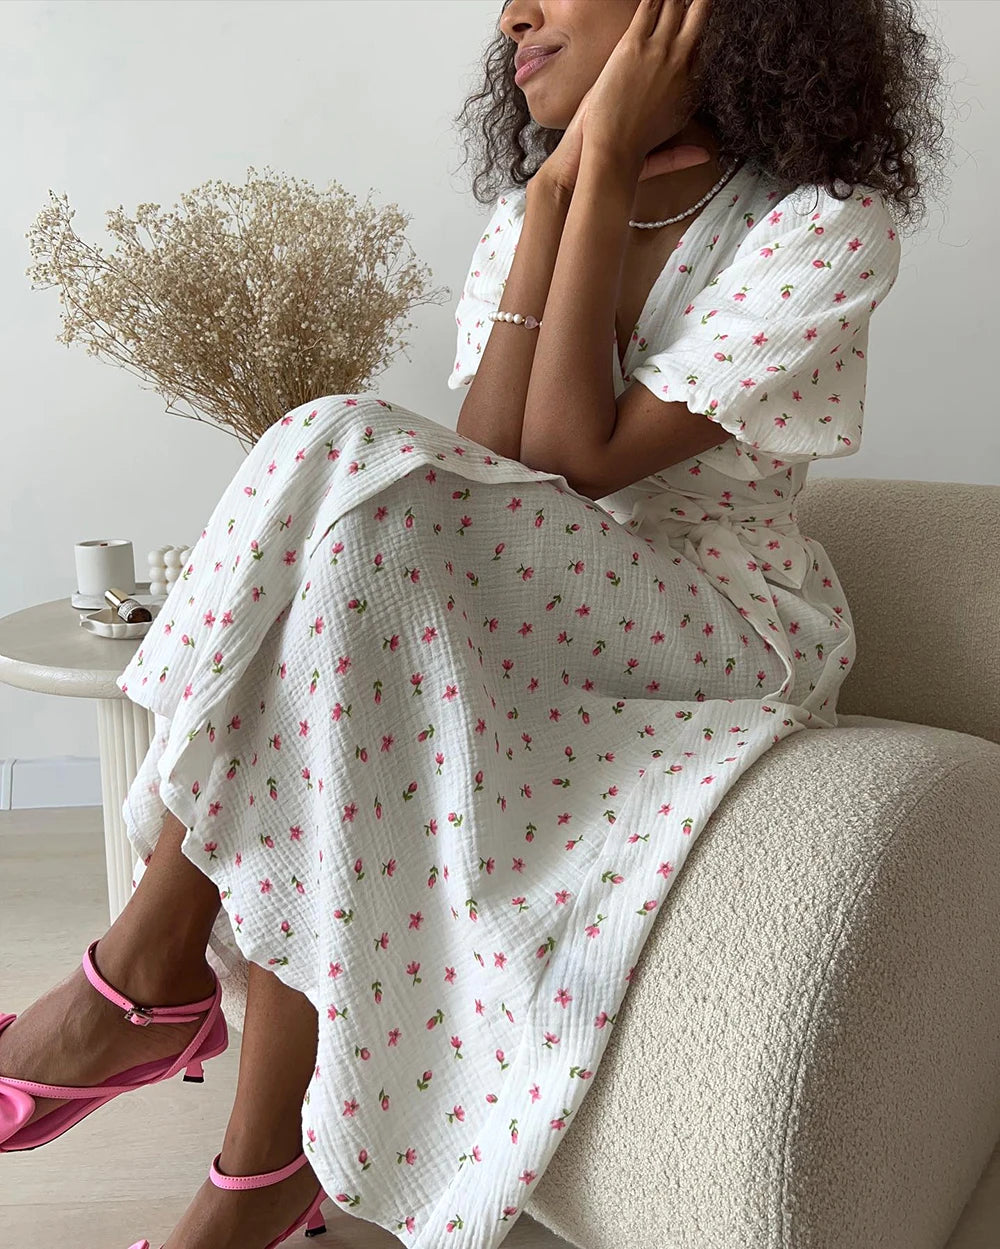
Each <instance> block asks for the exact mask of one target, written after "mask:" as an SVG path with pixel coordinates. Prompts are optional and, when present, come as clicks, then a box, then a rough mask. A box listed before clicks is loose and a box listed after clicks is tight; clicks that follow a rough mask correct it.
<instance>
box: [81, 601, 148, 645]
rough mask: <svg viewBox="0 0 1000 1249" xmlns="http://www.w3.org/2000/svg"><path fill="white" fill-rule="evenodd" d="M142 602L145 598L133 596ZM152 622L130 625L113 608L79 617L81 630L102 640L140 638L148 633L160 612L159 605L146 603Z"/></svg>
mask: <svg viewBox="0 0 1000 1249" xmlns="http://www.w3.org/2000/svg"><path fill="white" fill-rule="evenodd" d="M135 597H138V598H139V601H140V602H142V601H143V598H145V597H146V596H145V595H143V596H135ZM145 606H147V607H148V608H149V610H150V612H151V614H152V617H153V620H135V621H133V622H132V623H131V624H128V623H127V622H126V621H124V620H122V619H121V618H120V617H119V615H118V613H117V612H116V611H115V609H114V608H113V607H105V608H102V610H101V611H94V612H88V613H87V615H86V616H81V617H80V626H81V628H84V629H86V630H87V631H88V632H90V633H96V634H97V636H98V637H102V638H141V637H145V635H146V634H147V633H148V632H149V630H150V628H151V627H152V624H153V621H154V620H155V619H156V617H157V614H158V612H159V610H160V604H159V603H146V604H145Z"/></svg>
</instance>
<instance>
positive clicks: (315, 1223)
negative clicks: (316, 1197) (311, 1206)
mask: <svg viewBox="0 0 1000 1249" xmlns="http://www.w3.org/2000/svg"><path fill="white" fill-rule="evenodd" d="M325 1231H326V1220H325V1219H324V1218H323V1216H322V1214H320V1212H319V1209H318V1208H317V1210H316V1213H315V1214H314V1215H313V1216H312V1218H310V1219H308V1220H307V1222H306V1230H305V1235H306V1236H322V1235H323V1233H324V1232H325Z"/></svg>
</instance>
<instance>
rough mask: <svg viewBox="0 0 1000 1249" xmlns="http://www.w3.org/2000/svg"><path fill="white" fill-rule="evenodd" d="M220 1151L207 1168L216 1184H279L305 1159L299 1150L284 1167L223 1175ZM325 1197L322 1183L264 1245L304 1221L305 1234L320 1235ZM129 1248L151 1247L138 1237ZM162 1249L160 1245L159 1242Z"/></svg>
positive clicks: (278, 1241)
mask: <svg viewBox="0 0 1000 1249" xmlns="http://www.w3.org/2000/svg"><path fill="white" fill-rule="evenodd" d="M221 1157H222V1154H221V1153H218V1154H216V1155H215V1157H214V1159H213V1160H212V1169H211V1170H210V1171H209V1173H208V1174H209V1177H210V1179H211V1181H212V1183H213V1184H214V1185H215V1187H216V1188H241V1189H242V1188H267V1187H268V1185H270V1184H279V1183H280V1182H281V1181H282V1180H284V1179H287V1178H288V1176H290V1175H293V1174H294V1173H295V1172H296V1171H297V1170H298V1169H299V1167H301V1166H304V1165H305V1163H306V1162H307V1161H308V1159H307V1158H306V1156H305V1154H304V1153H301V1154H299V1156H298V1157H297V1158H296V1159H295V1161H294V1162H290V1163H289V1164H288V1166H287V1167H281V1169H280V1170H278V1171H268V1172H266V1173H265V1174H264V1175H223V1174H222V1172H221V1171H220V1170H219V1159H220V1158H221ZM324 1201H326V1193H325V1192H324V1191H323V1186H322V1184H321V1185H320V1188H319V1192H318V1193H317V1194H316V1196H315V1197H314V1198H313V1199H312V1201H311V1202H310V1203H309V1205H308V1206H307V1208H306V1209H305V1210H304V1211H303V1212H302V1213H301V1214H300V1215H299V1217H298V1218H297V1219H296V1220H295V1222H294V1223H293V1224H292V1225H291V1227H289V1228H287V1229H286V1230H285V1231H283V1232H282V1233H281V1235H280V1236H279V1237H278V1238H277V1239H276V1240H272V1241H271V1243H270V1244H269V1245H267V1246H266V1249H275V1245H280V1244H281V1242H282V1241H283V1240H287V1239H288V1237H289V1236H291V1234H292V1232H294V1231H296V1230H297V1229H298V1228H300V1227H301V1226H302V1224H303V1223H305V1224H306V1232H305V1234H306V1235H307V1236H321V1235H322V1234H323V1233H324V1232H325V1231H326V1222H325V1221H324V1219H323V1216H322V1214H320V1209H319V1208H320V1206H321V1205H322V1204H323V1202H324ZM130 1249H151V1247H150V1244H149V1241H148V1240H137V1241H136V1242H135V1244H134V1245H132V1246H130ZM161 1249H162V1246H161Z"/></svg>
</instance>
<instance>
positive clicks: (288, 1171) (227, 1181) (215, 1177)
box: [208, 1152, 306, 1188]
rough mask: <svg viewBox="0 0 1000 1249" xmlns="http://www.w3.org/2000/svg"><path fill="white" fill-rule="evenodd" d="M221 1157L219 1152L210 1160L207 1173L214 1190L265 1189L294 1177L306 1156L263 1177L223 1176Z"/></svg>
mask: <svg viewBox="0 0 1000 1249" xmlns="http://www.w3.org/2000/svg"><path fill="white" fill-rule="evenodd" d="M221 1157H222V1153H221V1152H220V1153H217V1154H216V1155H215V1157H214V1158H213V1159H212V1169H211V1170H210V1171H209V1173H208V1174H209V1177H210V1179H211V1181H212V1183H213V1184H214V1185H215V1187H216V1188H266V1187H267V1186H268V1185H269V1184H278V1183H280V1182H281V1181H282V1180H284V1179H287V1178H288V1176H290V1175H294V1174H295V1172H296V1171H297V1170H298V1169H299V1167H302V1166H304V1165H305V1163H306V1156H305V1154H304V1153H301V1154H299V1156H298V1157H297V1158H296V1159H295V1161H294V1162H290V1163H289V1164H288V1166H287V1167H280V1168H279V1169H278V1170H277V1171H267V1172H266V1173H265V1174H264V1175H223V1174H222V1172H221V1171H220V1170H219V1159H220V1158H221Z"/></svg>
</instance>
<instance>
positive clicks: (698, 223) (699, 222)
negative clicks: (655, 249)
mask: <svg viewBox="0 0 1000 1249" xmlns="http://www.w3.org/2000/svg"><path fill="white" fill-rule="evenodd" d="M746 169H747V161H745V160H744V161H743V162H742V163H741V164H740V166H739V168H738V169H737V170H735V172H734V173H733V176H732V177H731V178H730V179H729V181H728V182H726V184H725V185H724V186H722V187H720V188H719V190H718V191H717V192H716V194H715V196H714V197H713V198H712V199H711V200H709V202H708V203H707V204H706V205H705V208H704V209H703V211H702V212H700V213H699V214H698V216H697V217H695V219H694V220H693V221H692V222H691V224H690V225H689V226H688V227H687V229H686V230H685V231H684V233H683V234H682V235H681V236H680V238H679V239H678V240H677V242H676V243H675V244H674V246H673V247H672V248H671V250H670V255H669V256H668V257H667V259H666V261H665V263H664V265H663V268H662V269H661V270H660V272H659V273H658V274H657V275H656V279H655V281H654V282H653V285H652V286H651V287H650V288H649V294H648V295H647V296H646V302H645V303H644V304H643V306H642V311H641V312H640V313H639V319H638V321H636V323H635V325H633V326H632V329H631V330H630V331H629V337H628V342H627V343H626V344H625V358H624V360H619V358H618V333H617V331H616V332H615V334H614V335H613V339H614V342H613V349H614V360H615V365H616V366H617V368H618V372H619V375H620V377H621V380H622V381H625V380H626V378H627V377H628V376H629V374H630V370H629V368H628V363H629V357H630V356H631V354H632V348H633V346H636V345H637V340H636V339H635V337H634V335H635V331H636V329H637V327H639V326H641V325H645V324H646V319H647V316H648V314H649V312H650V311H651V309H652V308H653V307H654V305H655V304H656V303H657V301H658V300H659V298H660V294H661V289H662V287H663V286H665V285H666V283H667V281H668V280H669V279H670V277H671V276H672V275H673V263H672V262H673V259H674V255H675V254H676V252H677V251H678V249H679V248H681V247H682V246H683V245H684V244H685V243H688V242H690V239H691V238H692V237H693V236H694V235H695V234H696V233H697V232H698V230H699V229H700V228H701V227H702V226H704V225H706V224H711V225H713V226H714V225H715V223H716V220H717V219H718V217H719V214H720V212H721V209H722V207H723V205H724V206H726V207H730V208H731V207H732V206H733V205H732V204H731V203H730V201H731V200H732V190H733V186H734V184H735V183H736V182H737V179H739V178H740V176H741V175H742V174H743V173H744V172H745V171H746ZM741 194H742V192H741Z"/></svg>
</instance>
